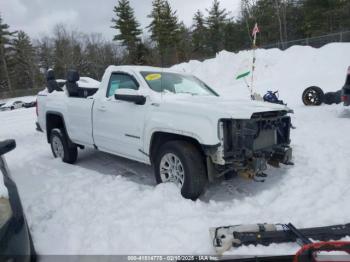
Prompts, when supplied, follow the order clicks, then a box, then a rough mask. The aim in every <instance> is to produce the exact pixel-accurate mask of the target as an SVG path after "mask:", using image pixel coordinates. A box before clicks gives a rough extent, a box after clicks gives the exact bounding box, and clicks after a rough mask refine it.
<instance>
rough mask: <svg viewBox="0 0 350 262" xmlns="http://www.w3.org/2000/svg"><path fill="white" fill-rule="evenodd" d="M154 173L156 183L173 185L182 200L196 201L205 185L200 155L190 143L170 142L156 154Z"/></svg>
mask: <svg viewBox="0 0 350 262" xmlns="http://www.w3.org/2000/svg"><path fill="white" fill-rule="evenodd" d="M154 169H155V170H154V171H155V176H156V180H157V183H167V182H170V183H174V184H176V185H177V186H178V187H179V189H180V190H181V195H182V196H183V197H184V198H188V199H192V200H196V199H197V198H198V197H199V196H200V195H201V194H202V192H203V191H204V189H205V186H206V184H207V176H206V168H205V164H204V160H203V156H202V154H201V153H200V152H199V150H198V149H197V148H196V147H195V146H194V145H193V144H191V143H189V142H186V141H179V140H177V141H170V142H167V143H165V144H164V145H163V146H162V147H161V148H160V149H159V151H158V152H157V153H156V156H155V161H154Z"/></svg>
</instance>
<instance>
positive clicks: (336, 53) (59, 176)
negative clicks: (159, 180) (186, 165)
mask: <svg viewBox="0 0 350 262" xmlns="http://www.w3.org/2000/svg"><path fill="white" fill-rule="evenodd" d="M349 53H350V44H330V45H327V46H325V47H323V48H321V49H313V48H310V47H292V48H290V49H288V50H286V51H284V52H282V51H279V50H274V49H272V50H259V51H258V52H257V61H258V62H257V63H258V65H257V89H258V91H259V92H261V93H264V92H265V91H266V90H277V89H278V90H280V96H281V98H282V99H284V100H285V101H286V102H288V105H289V106H290V107H292V108H293V109H294V111H295V114H294V115H292V118H293V124H294V125H295V126H296V127H297V129H295V130H293V131H292V146H293V148H294V162H295V166H289V167H282V168H280V169H274V168H271V169H270V170H269V171H268V172H267V173H269V176H268V178H267V180H266V182H265V183H256V182H251V181H249V180H245V179H242V178H234V179H232V180H228V181H224V180H220V181H217V182H215V183H214V184H212V185H210V186H209V188H208V191H207V193H206V194H205V195H204V196H202V197H201V199H199V200H198V201H196V202H193V201H190V200H185V199H183V198H181V196H180V194H179V193H178V191H177V188H176V187H175V186H173V185H170V184H163V185H158V186H156V184H155V181H154V177H153V173H152V170H151V168H150V167H147V166H144V165H142V164H139V163H136V162H133V161H129V160H126V159H123V158H119V157H115V156H112V155H109V154H105V153H101V152H96V151H94V150H83V151H79V159H78V162H77V163H76V164H75V165H68V164H64V163H62V162H61V161H59V160H56V159H54V158H53V157H52V154H51V151H50V147H49V145H48V144H47V142H46V138H45V135H43V134H41V133H38V132H36V131H35V125H34V124H35V120H36V116H35V109H33V108H31V109H18V110H14V111H5V112H0V125H1V126H0V140H1V139H5V138H15V139H16V141H17V149H16V150H15V151H13V152H11V153H9V154H8V155H7V160H8V164H9V167H10V169H11V171H12V175H13V177H14V179H15V181H16V182H17V185H18V188H19V191H20V193H21V195H22V201H23V204H24V207H25V211H26V214H27V219H28V222H29V225H30V229H31V231H32V233H33V237H34V244H35V246H36V249H37V251H38V253H40V254H214V253H215V251H214V249H213V247H212V240H211V239H210V237H209V231H208V229H209V227H213V226H222V225H231V224H241V223H262V222H268V223H288V222H292V223H294V224H295V225H296V226H298V227H308V226H322V225H330V224H338V223H348V222H349V219H350V209H349V202H350V165H349V159H350V158H349V156H350V147H349V145H350V136H349V130H350V108H349V109H348V108H345V107H343V106H342V105H331V106H325V105H323V106H320V107H305V106H304V105H302V103H301V93H302V91H303V89H305V88H306V87H307V86H309V85H319V86H320V87H321V88H323V89H324V90H326V91H335V90H338V89H340V88H341V86H342V85H343V84H344V80H345V72H346V69H347V66H348V65H349V64H350V62H349V59H348V54H349ZM249 59H250V53H248V52H241V53H239V54H232V53H227V52H221V53H220V54H219V55H218V56H217V58H216V59H211V60H207V61H205V62H203V63H200V62H195V61H192V62H190V63H188V64H181V65H178V66H176V68H177V69H178V70H185V71H186V72H190V73H191V72H192V73H193V74H195V75H197V76H199V77H200V78H202V79H203V80H205V81H206V82H207V83H208V84H209V85H211V86H212V87H214V88H215V89H216V90H217V91H218V92H220V93H223V94H225V95H227V96H236V97H237V96H239V97H242V98H246V97H247V94H248V93H247V89H246V87H245V85H244V83H243V82H242V81H237V80H234V78H235V76H236V75H238V74H239V73H241V72H242V71H245V70H246V69H247V68H246V66H248V65H249ZM297 249H298V246H297V245H296V244H280V245H277V244H275V245H271V246H269V247H263V246H257V247H254V246H249V247H241V248H237V249H232V250H231V251H229V252H227V253H226V254H237V255H238V254H250V255H251V254H254V255H258V254H290V253H295V252H296V250H297Z"/></svg>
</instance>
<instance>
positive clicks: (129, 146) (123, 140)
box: [93, 73, 147, 161]
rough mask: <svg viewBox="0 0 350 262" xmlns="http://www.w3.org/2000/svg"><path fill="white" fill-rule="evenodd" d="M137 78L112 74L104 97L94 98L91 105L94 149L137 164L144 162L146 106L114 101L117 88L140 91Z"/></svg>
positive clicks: (122, 74)
mask: <svg viewBox="0 0 350 262" xmlns="http://www.w3.org/2000/svg"><path fill="white" fill-rule="evenodd" d="M139 87H140V85H139V83H138V82H137V81H136V79H135V78H134V77H133V76H132V75H129V74H126V73H112V74H111V77H110V80H109V83H108V87H107V93H106V97H104V98H100V99H97V100H96V101H95V105H94V113H93V114H94V115H93V122H94V123H93V128H94V130H93V131H94V142H95V144H96V146H97V147H98V148H99V149H100V150H102V151H106V152H110V153H114V154H118V155H121V156H125V157H128V158H132V159H135V160H139V161H144V160H145V155H144V154H142V153H141V152H140V151H139V150H140V149H141V148H142V133H143V127H144V125H143V123H144V118H145V112H146V110H145V106H147V103H146V104H145V105H136V104H135V103H132V102H127V101H121V100H116V99H115V97H114V93H115V91H116V90H117V89H122V88H125V89H134V90H139Z"/></svg>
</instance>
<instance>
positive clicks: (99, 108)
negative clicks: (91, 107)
mask: <svg viewBox="0 0 350 262" xmlns="http://www.w3.org/2000/svg"><path fill="white" fill-rule="evenodd" d="M97 110H98V111H102V112H105V111H106V110H107V108H106V107H105V106H101V107H98V108H97Z"/></svg>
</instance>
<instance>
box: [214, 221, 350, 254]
mask: <svg viewBox="0 0 350 262" xmlns="http://www.w3.org/2000/svg"><path fill="white" fill-rule="evenodd" d="M297 232H299V235H297V234H296V233H295V230H293V228H292V229H291V228H290V227H289V224H288V225H285V224H254V225H237V226H226V227H217V228H211V229H210V233H211V236H212V240H213V245H214V248H215V249H216V251H217V252H218V253H219V254H222V253H223V252H225V251H227V250H228V249H230V248H231V247H232V246H233V247H239V246H242V245H244V246H246V245H258V244H260V245H265V246H267V245H270V244H272V243H285V242H297V241H298V240H302V239H301V236H303V237H304V238H308V239H309V238H311V239H314V240H319V241H328V240H338V239H341V238H343V237H345V236H350V224H345V225H334V226H326V227H314V228H303V229H298V230H297ZM302 242H303V244H306V243H305V242H304V241H302Z"/></svg>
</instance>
